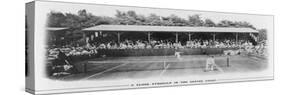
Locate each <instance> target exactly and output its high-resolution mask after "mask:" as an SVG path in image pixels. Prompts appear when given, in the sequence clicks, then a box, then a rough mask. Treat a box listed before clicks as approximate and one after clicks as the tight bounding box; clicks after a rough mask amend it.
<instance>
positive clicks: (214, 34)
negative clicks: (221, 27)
mask: <svg viewBox="0 0 281 95" xmlns="http://www.w3.org/2000/svg"><path fill="white" fill-rule="evenodd" d="M215 40H216V33H213V41H215Z"/></svg>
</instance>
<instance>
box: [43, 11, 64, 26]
mask: <svg viewBox="0 0 281 95" xmlns="http://www.w3.org/2000/svg"><path fill="white" fill-rule="evenodd" d="M63 23H65V15H64V14H63V13H61V12H54V11H51V12H50V13H49V14H48V22H47V26H48V27H62V26H63Z"/></svg>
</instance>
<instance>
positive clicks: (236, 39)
mask: <svg viewBox="0 0 281 95" xmlns="http://www.w3.org/2000/svg"><path fill="white" fill-rule="evenodd" d="M235 41H236V42H235V43H236V45H237V44H238V33H236V34H235Z"/></svg>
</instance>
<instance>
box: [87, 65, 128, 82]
mask: <svg viewBox="0 0 281 95" xmlns="http://www.w3.org/2000/svg"><path fill="white" fill-rule="evenodd" d="M127 64H129V63H124V64H121V65H118V66H115V67H112V68H110V69H107V70H104V71H102V72H99V73H96V74H93V75H91V76H89V77H86V78H83V79H81V80H87V79H89V78H91V77H95V76H98V75H101V74H103V73H106V72H109V71H112V70H114V69H116V68H118V67H121V66H123V65H127Z"/></svg>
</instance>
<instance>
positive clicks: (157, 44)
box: [48, 39, 253, 56]
mask: <svg viewBox="0 0 281 95" xmlns="http://www.w3.org/2000/svg"><path fill="white" fill-rule="evenodd" d="M246 47H253V44H252V43H251V42H249V41H247V40H239V41H237V42H236V41H235V40H215V41H213V40H199V39H194V40H191V41H186V42H180V41H179V42H178V43H175V42H171V41H169V40H159V41H156V40H152V41H151V42H150V43H149V42H148V41H140V40H137V41H132V40H124V41H122V42H120V43H119V44H118V43H116V42H113V41H111V42H108V43H99V44H89V43H88V44H87V45H84V46H71V45H65V46H62V47H54V48H49V49H48V51H49V52H48V53H49V56H53V55H56V54H57V53H58V52H57V51H58V50H61V51H62V52H64V53H65V54H66V55H67V56H77V55H94V54H97V50H98V49H161V48H246Z"/></svg>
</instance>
